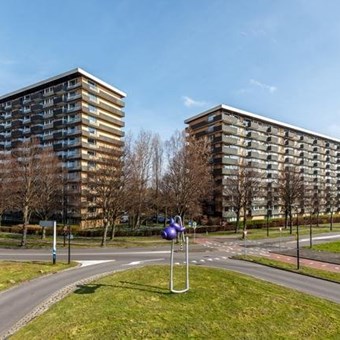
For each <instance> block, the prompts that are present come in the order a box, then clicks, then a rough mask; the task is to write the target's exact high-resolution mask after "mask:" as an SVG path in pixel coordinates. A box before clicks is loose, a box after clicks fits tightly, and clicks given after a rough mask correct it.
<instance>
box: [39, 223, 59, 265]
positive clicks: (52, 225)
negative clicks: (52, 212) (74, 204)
mask: <svg viewBox="0 0 340 340" xmlns="http://www.w3.org/2000/svg"><path fill="white" fill-rule="evenodd" d="M39 225H40V226H41V227H50V228H51V227H53V246H52V261H53V264H55V263H56V261H57V222H56V221H40V222H39Z"/></svg>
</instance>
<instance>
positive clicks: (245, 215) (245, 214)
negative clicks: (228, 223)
mask: <svg viewBox="0 0 340 340" xmlns="http://www.w3.org/2000/svg"><path fill="white" fill-rule="evenodd" d="M246 223H247V209H244V211H243V231H246V230H247V224H246Z"/></svg>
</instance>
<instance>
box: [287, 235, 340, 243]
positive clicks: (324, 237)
mask: <svg viewBox="0 0 340 340" xmlns="http://www.w3.org/2000/svg"><path fill="white" fill-rule="evenodd" d="M337 237H340V235H329V236H319V237H313V240H314V241H315V240H327V239H329V238H337ZM300 241H301V242H303V241H309V238H303V239H301V240H300ZM294 242H295V241H294Z"/></svg>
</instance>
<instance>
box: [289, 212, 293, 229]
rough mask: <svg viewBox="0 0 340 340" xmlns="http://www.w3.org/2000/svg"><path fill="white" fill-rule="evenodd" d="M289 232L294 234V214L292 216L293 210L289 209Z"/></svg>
mask: <svg viewBox="0 0 340 340" xmlns="http://www.w3.org/2000/svg"><path fill="white" fill-rule="evenodd" d="M289 233H290V234H291V235H292V234H293V216H292V210H289Z"/></svg>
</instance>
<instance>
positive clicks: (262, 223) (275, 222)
mask: <svg viewBox="0 0 340 340" xmlns="http://www.w3.org/2000/svg"><path fill="white" fill-rule="evenodd" d="M318 220H319V224H328V223H330V218H329V216H319V219H318ZM210 222H211V221H210ZM215 222H216V221H215ZM268 222H269V227H270V228H273V227H282V226H284V219H283V218H275V219H270V220H269V221H268ZM333 222H334V223H340V215H334V216H333ZM309 223H312V225H316V223H317V217H316V216H312V217H311V218H310V217H309V216H305V217H302V216H299V224H300V225H302V224H309ZM235 224H236V223H235V222H229V223H223V224H214V225H210V223H208V224H207V225H199V226H197V228H196V230H195V231H196V233H206V232H217V231H231V230H235ZM293 225H296V217H294V219H293ZM266 226H267V221H266V220H251V221H247V229H261V228H266ZM242 227H243V223H242V221H240V224H239V229H242ZM162 229H163V226H160V225H156V226H141V227H140V228H135V229H134V228H131V227H129V226H128V225H125V224H124V225H118V226H116V232H115V236H120V237H127V236H154V235H160V232H161V230H162ZM0 231H1V232H8V233H21V232H22V225H13V226H1V227H0ZM41 232H42V228H41V227H40V226H39V225H29V226H28V227H27V234H28V235H39V234H41ZM71 232H72V234H73V235H74V236H78V237H101V236H102V235H103V229H102V228H91V229H80V228H79V226H71ZM109 232H110V230H109ZM193 232H194V229H193V228H187V233H189V234H190V233H193ZM52 233H53V229H52V228H46V235H52ZM57 234H58V235H59V236H62V235H63V234H64V227H63V226H62V225H58V226H57Z"/></svg>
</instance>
